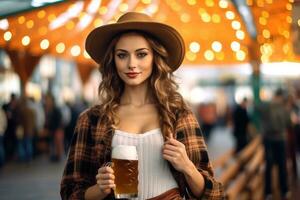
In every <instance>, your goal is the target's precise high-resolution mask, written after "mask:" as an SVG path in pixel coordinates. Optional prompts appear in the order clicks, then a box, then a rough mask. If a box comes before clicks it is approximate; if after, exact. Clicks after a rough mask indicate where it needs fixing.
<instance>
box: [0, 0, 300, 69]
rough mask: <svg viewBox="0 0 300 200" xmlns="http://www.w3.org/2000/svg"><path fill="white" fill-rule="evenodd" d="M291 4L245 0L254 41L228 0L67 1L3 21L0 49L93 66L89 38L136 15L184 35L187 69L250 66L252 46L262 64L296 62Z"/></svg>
mask: <svg viewBox="0 0 300 200" xmlns="http://www.w3.org/2000/svg"><path fill="white" fill-rule="evenodd" d="M294 1H296V0H280V1H273V0H247V1H246V2H247V4H248V6H249V8H250V9H251V11H252V14H253V18H254V22H255V25H256V29H257V38H255V39H252V38H251V37H250V35H249V33H248V31H247V30H246V26H245V23H244V21H243V20H242V18H241V16H240V14H239V13H238V12H237V10H236V8H235V7H234V5H233V4H232V3H231V1H227V0H220V1H219V0H218V1H217V0H201V1H197V0H186V1H181V0H180V1H179V0H141V1H139V0H124V1H122V0H102V1H101V0H86V1H66V2H63V3H59V4H58V5H51V6H47V7H43V8H39V9H35V10H31V11H28V12H24V13H21V14H18V15H14V16H10V17H8V18H5V19H2V20H1V21H0V47H2V48H4V49H7V50H17V51H27V52H29V53H30V54H32V55H38V56H40V55H43V54H53V55H55V56H58V57H62V58H66V59H75V60H76V61H77V62H78V63H81V64H85V65H86V64H92V65H95V62H93V61H92V60H91V59H90V58H89V57H88V55H87V54H86V52H85V51H84V43H85V38H86V36H87V34H88V33H89V32H90V31H91V30H92V29H94V28H95V27H98V26H100V25H103V24H107V23H112V22H114V21H115V20H116V19H117V18H118V17H119V16H120V15H121V14H122V13H124V12H127V11H139V12H145V13H148V14H150V15H152V16H153V17H154V18H156V19H157V20H158V21H161V22H164V23H167V24H170V25H172V26H174V27H175V28H176V29H177V30H178V31H179V32H180V33H181V34H182V35H183V37H184V40H185V43H186V49H187V53H186V56H185V60H184V64H187V65H194V64H197V65H198V64H235V63H245V62H249V61H250V60H251V59H252V58H251V57H250V56H251V54H250V53H249V46H251V45H252V44H253V43H255V44H256V46H257V49H256V50H257V51H258V52H257V53H258V54H259V56H258V59H260V61H262V62H273V61H295V62H299V61H300V56H299V55H296V54H295V53H294V51H293V44H292V33H291V30H292V29H291V24H292V23H297V22H293V20H292V6H293V2H294Z"/></svg>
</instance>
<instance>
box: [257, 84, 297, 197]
mask: <svg viewBox="0 0 300 200" xmlns="http://www.w3.org/2000/svg"><path fill="white" fill-rule="evenodd" d="M284 101H285V99H284V91H283V90H282V89H277V90H276V91H275V93H274V96H273V98H272V100H271V102H269V103H262V104H261V105H259V106H258V107H257V108H258V111H259V113H260V115H261V127H262V131H263V144H264V149H265V160H266V170H265V196H266V198H267V199H270V198H271V196H272V190H271V189H272V168H273V166H274V165H277V166H278V173H279V184H280V192H281V197H282V198H283V199H285V198H286V197H287V196H288V195H289V192H288V191H289V190H288V184H287V168H286V132H287V130H288V128H289V127H290V126H291V121H290V115H289V112H288V110H287V108H286V106H285V102H284Z"/></svg>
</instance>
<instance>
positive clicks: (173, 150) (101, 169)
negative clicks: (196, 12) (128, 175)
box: [61, 12, 223, 199]
mask: <svg viewBox="0 0 300 200" xmlns="http://www.w3.org/2000/svg"><path fill="white" fill-rule="evenodd" d="M86 50H87V52H88V53H89V54H90V55H91V57H92V58H93V59H94V60H95V61H97V62H98V63H101V64H100V67H99V70H100V73H101V74H102V79H103V80H102V82H101V83H100V86H99V96H100V97H102V101H101V102H102V103H101V105H97V106H94V107H92V108H90V109H88V110H87V111H85V112H84V113H82V114H81V115H80V117H79V119H78V122H77V125H76V129H75V133H74V137H73V141H72V144H71V149H70V153H69V157H68V161H67V164H66V167H65V171H64V175H63V178H62V183H61V197H62V199H115V197H114V194H113V192H112V189H113V188H114V187H115V184H114V171H113V170H112V168H111V167H109V166H104V165H105V164H106V163H107V162H111V149H112V147H114V146H116V145H120V144H123V145H126V144H127V145H129V144H134V145H135V146H136V147H137V149H138V155H139V169H138V171H139V194H138V196H139V199H152V198H153V199H160V197H162V196H164V195H166V196H168V194H172V195H174V196H176V199H182V198H183V196H184V197H185V199H223V191H222V186H221V184H220V183H218V182H217V181H216V180H215V179H214V177H213V171H212V166H211V164H210V162H209V158H208V152H207V149H206V145H205V142H204V139H203V136H202V133H201V130H200V128H199V125H198V123H197V121H196V119H195V117H194V115H193V114H192V112H191V111H190V109H189V108H188V107H187V105H186V104H185V102H184V100H183V98H182V96H181V95H180V94H179V93H178V92H176V88H177V84H176V83H175V82H174V80H173V73H172V72H173V71H175V70H176V69H177V68H178V67H179V66H180V65H181V63H182V60H183V57H184V42H183V39H182V37H181V36H180V35H179V33H178V32H177V31H176V30H175V29H173V28H172V27H170V26H168V25H166V24H162V23H158V22H153V21H152V19H151V18H150V17H149V16H148V15H146V14H142V13H135V12H129V13H126V14H124V15H123V16H121V17H120V18H119V20H118V22H116V23H114V24H109V25H104V26H101V27H99V28H96V29H95V30H93V31H92V32H91V33H90V34H89V36H88V38H87V41H86ZM147 149H148V150H147ZM149 149H151V150H149ZM147 177H149V178H147ZM157 185H159V187H157ZM165 199H173V198H168V197H166V198H165Z"/></svg>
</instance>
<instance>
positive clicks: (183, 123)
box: [176, 109, 199, 131]
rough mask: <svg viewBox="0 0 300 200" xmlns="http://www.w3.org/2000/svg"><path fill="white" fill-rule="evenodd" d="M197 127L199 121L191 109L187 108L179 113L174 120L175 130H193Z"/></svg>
mask: <svg viewBox="0 0 300 200" xmlns="http://www.w3.org/2000/svg"><path fill="white" fill-rule="evenodd" d="M198 128H199V123H198V120H197V118H196V116H195V114H194V113H193V111H192V110H190V109H188V110H185V111H184V112H182V113H180V114H179V116H178V118H177V122H176V130H177V131H180V130H187V129H190V130H195V129H198Z"/></svg>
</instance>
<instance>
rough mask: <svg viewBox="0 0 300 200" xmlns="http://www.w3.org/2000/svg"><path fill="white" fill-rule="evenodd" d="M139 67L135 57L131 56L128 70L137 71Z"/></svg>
mask: <svg viewBox="0 0 300 200" xmlns="http://www.w3.org/2000/svg"><path fill="white" fill-rule="evenodd" d="M136 67H137V59H136V58H135V56H132V55H131V56H130V59H129V63H128V69H131V70H132V69H135V68H136Z"/></svg>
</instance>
